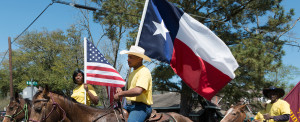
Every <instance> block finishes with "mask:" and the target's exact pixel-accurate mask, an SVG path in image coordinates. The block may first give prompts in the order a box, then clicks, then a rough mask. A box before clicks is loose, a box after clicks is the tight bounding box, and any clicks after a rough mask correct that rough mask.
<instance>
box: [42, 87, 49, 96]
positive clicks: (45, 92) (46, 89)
mask: <svg viewBox="0 0 300 122" xmlns="http://www.w3.org/2000/svg"><path fill="white" fill-rule="evenodd" d="M48 92H49V88H48V85H46V86H45V88H44V90H43V94H44V95H46V94H48Z"/></svg>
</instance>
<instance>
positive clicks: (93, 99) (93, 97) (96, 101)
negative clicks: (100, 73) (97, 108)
mask: <svg viewBox="0 0 300 122" xmlns="http://www.w3.org/2000/svg"><path fill="white" fill-rule="evenodd" d="M89 87H90V88H91V90H93V91H94V88H93V87H92V86H88V85H87V84H84V89H85V90H86V92H87V93H88V95H89V97H90V100H91V101H92V103H93V104H95V105H97V104H98V102H99V97H98V96H97V95H94V94H93V93H92V92H91V90H90V89H89Z"/></svg>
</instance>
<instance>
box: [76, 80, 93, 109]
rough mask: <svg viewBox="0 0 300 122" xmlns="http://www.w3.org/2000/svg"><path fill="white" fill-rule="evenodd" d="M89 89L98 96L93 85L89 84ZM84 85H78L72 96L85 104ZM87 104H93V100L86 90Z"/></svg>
mask: <svg viewBox="0 0 300 122" xmlns="http://www.w3.org/2000/svg"><path fill="white" fill-rule="evenodd" d="M88 88H89V91H90V92H91V93H92V94H93V95H94V96H97V94H96V92H95V89H94V87H93V86H92V85H89V84H88ZM84 91H85V89H84V85H83V84H81V85H78V86H77V87H76V88H75V89H73V94H72V95H71V97H72V98H74V99H75V100H76V101H77V102H79V103H82V104H84ZM86 105H91V100H90V97H89V95H88V93H87V92H86Z"/></svg>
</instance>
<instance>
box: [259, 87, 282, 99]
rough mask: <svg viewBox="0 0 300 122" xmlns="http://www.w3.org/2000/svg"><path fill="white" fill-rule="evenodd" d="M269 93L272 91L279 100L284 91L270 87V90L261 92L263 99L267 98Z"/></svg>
mask: <svg viewBox="0 0 300 122" xmlns="http://www.w3.org/2000/svg"><path fill="white" fill-rule="evenodd" d="M271 91H274V92H276V93H278V95H279V96H278V97H279V98H281V97H283V96H284V90H283V89H282V88H276V87H275V86H270V88H265V89H264V90H263V94H264V96H265V97H267V98H269V97H268V93H269V92H271Z"/></svg>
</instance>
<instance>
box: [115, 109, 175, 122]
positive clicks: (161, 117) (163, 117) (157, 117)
mask: <svg viewBox="0 0 300 122" xmlns="http://www.w3.org/2000/svg"><path fill="white" fill-rule="evenodd" d="M118 111H120V115H119V116H120V118H122V119H123V120H124V121H125V122H127V120H128V116H129V113H128V112H127V110H125V109H122V111H121V110H120V108H119V110H118ZM122 113H123V114H122ZM156 121H168V122H169V121H171V122H172V121H173V122H176V120H175V119H174V118H173V117H172V116H171V115H169V114H167V113H157V112H156V110H154V109H152V112H151V115H150V117H149V118H147V119H146V120H145V122H156Z"/></svg>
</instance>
